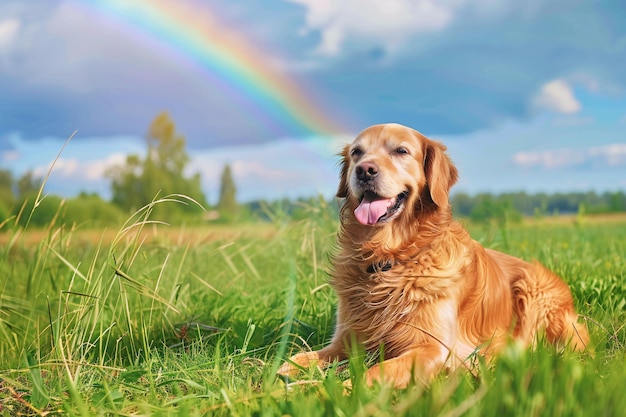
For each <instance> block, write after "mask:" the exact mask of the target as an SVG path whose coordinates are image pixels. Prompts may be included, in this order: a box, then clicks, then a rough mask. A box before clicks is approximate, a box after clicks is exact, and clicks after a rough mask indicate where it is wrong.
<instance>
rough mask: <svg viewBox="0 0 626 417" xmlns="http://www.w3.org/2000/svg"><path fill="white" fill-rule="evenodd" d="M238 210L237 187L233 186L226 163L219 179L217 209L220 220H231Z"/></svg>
mask: <svg viewBox="0 0 626 417" xmlns="http://www.w3.org/2000/svg"><path fill="white" fill-rule="evenodd" d="M238 210H239V206H238V204H237V187H236V186H235V180H234V179H233V174H232V171H231V169H230V165H226V166H225V167H224V170H223V171H222V178H221V180H220V198H219V200H218V202H217V211H218V212H219V213H220V218H221V219H222V220H224V221H233V220H235V218H236V217H237V212H238Z"/></svg>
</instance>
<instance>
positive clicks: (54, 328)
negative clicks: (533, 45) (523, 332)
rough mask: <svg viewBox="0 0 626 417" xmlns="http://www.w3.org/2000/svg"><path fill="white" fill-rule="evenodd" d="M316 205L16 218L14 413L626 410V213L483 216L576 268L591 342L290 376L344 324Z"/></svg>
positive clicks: (508, 238) (515, 241) (7, 296)
mask: <svg viewBox="0 0 626 417" xmlns="http://www.w3.org/2000/svg"><path fill="white" fill-rule="evenodd" d="M159 204H174V203H159ZM309 210H310V216H309V219H310V220H307V221H305V222H300V223H289V222H287V221H284V219H276V222H275V224H274V227H273V228H272V229H271V230H269V231H268V229H267V227H265V228H259V232H258V233H257V232H256V230H255V228H256V226H254V225H250V226H243V227H242V226H238V227H234V228H233V229H232V230H230V231H229V232H228V233H227V234H225V235H224V237H219V235H216V234H215V232H214V230H212V229H210V228H208V227H207V228H206V230H188V229H184V228H179V229H176V230H171V228H170V227H168V226H166V225H162V224H158V221H159V220H163V219H152V218H150V217H149V214H150V209H149V208H147V209H146V210H144V211H142V212H141V213H139V214H138V215H137V216H135V217H133V218H132V219H130V220H129V222H128V223H127V224H125V225H120V230H119V231H113V233H111V231H104V230H100V231H86V230H81V228H80V227H78V228H73V229H72V228H67V227H57V226H55V224H54V222H52V223H51V224H50V225H49V227H48V228H47V229H46V230H45V231H44V232H43V233H40V236H39V237H38V238H37V240H34V241H33V239H29V238H28V237H29V235H30V236H32V235H33V234H34V233H35V232H34V231H29V230H27V231H26V232H25V233H22V232H19V231H18V230H17V229H12V228H11V225H10V224H5V225H4V227H3V229H1V230H0V233H1V234H2V235H3V236H2V238H3V240H2V241H3V242H4V243H3V244H2V245H1V246H0V277H1V278H0V415H7V416H8V415H19V414H23V415H56V414H59V415H82V416H91V415H181V416H193V415H241V416H247V415H258V416H265V415H268V416H274V415H277V416H280V415H286V414H287V415H298V416H321V415H338V416H355V415H359V416H369V415H372V416H374V415H376V416H386V415H389V416H394V417H397V416H404V415H407V416H408V415H427V416H449V417H453V416H461V415H467V416H491V415H493V416H535V415H537V416H539V415H549V416H558V415H581V416H588V415H594V416H604V415H606V416H615V415H626V395H624V394H623V390H624V387H626V367H625V366H624V365H625V358H626V356H625V353H626V347H625V346H626V331H625V330H624V324H625V323H626V276H625V275H626V273H625V271H626V258H625V254H626V223H621V222H611V223H596V222H593V221H588V222H585V223H582V224H579V225H578V226H577V225H574V224H573V223H572V224H568V223H556V222H555V223H550V222H549V221H548V220H545V221H543V222H541V223H535V224H527V225H520V226H512V227H510V228H507V229H506V230H503V229H498V228H493V229H490V228H487V227H470V228H471V229H473V230H472V233H473V235H474V237H475V238H476V239H478V240H479V241H481V242H482V243H483V244H484V245H486V246H489V247H494V248H497V249H501V250H505V251H507V252H509V253H512V254H514V255H517V256H520V257H523V258H527V259H532V258H536V259H538V260H540V261H541V262H543V263H544V264H546V265H547V266H549V267H550V268H552V269H553V270H555V271H556V272H557V273H559V274H560V275H561V276H563V277H564V278H565V279H566V280H567V281H568V282H569V283H570V285H571V288H572V292H573V294H574V297H575V299H576V304H577V308H578V310H579V312H580V313H581V314H582V315H584V316H585V317H587V320H588V325H589V328H590V332H591V336H592V343H591V346H590V347H591V350H592V351H593V353H591V352H586V353H583V354H571V353H568V352H562V351H557V350H555V349H554V348H552V347H547V346H543V345H541V346H539V347H538V348H537V349H536V350H534V351H517V350H515V349H513V348H511V349H510V350H508V351H506V352H505V353H504V354H503V355H502V357H501V358H500V359H499V360H498V361H497V363H495V364H484V363H481V364H479V366H480V371H479V372H478V375H477V376H472V375H470V374H468V373H459V374H453V375H448V376H442V377H440V378H438V379H437V380H436V381H435V382H434V383H433V384H432V386H430V387H429V388H427V389H424V388H422V387H420V386H415V387H410V388H408V389H406V390H392V389H390V388H388V387H379V386H377V387H373V388H367V387H364V386H363V385H362V384H361V383H360V379H359V375H360V374H362V372H363V361H362V360H358V359H357V360H354V361H352V362H351V364H350V365H349V366H345V365H344V364H340V365H339V366H338V367H333V368H331V369H327V370H319V369H311V370H309V372H308V374H306V375H305V376H304V377H303V379H302V380H301V381H299V382H297V383H293V384H289V385H285V383H283V381H281V380H277V379H276V378H275V377H274V373H275V371H276V369H277V367H278V365H279V364H280V362H281V361H282V360H283V358H284V357H285V356H288V355H289V354H291V353H292V352H295V351H297V350H298V349H300V348H301V347H302V346H309V347H311V348H317V347H319V346H322V345H323V344H324V343H325V342H326V341H327V340H328V339H329V337H330V336H331V334H332V329H333V317H334V300H335V296H334V294H333V292H332V290H331V288H330V287H329V286H328V285H327V284H326V280H327V274H326V270H327V268H328V256H329V254H330V253H331V251H332V250H333V249H332V248H333V244H334V241H335V231H336V227H337V224H336V220H335V219H334V218H333V216H332V215H331V214H329V213H330V212H331V211H330V210H327V208H326V207H324V204H323V203H321V202H320V204H319V205H317V206H312V207H310V208H309ZM221 230H222V231H223V229H221ZM261 230H262V232H261ZM205 234H206V236H212V237H211V238H210V239H201V238H200V239H198V236H202V235H205ZM111 235H112V236H114V238H113V239H111V238H110V237H109V236H111ZM189 236H193V238H191V237H189ZM188 237H189V238H188ZM354 356H355V357H356V358H359V357H361V356H360V353H359V352H355V354H354ZM345 379H352V381H353V390H352V392H350V393H347V392H345V389H344V388H343V385H342V383H343V381H344V380H345Z"/></svg>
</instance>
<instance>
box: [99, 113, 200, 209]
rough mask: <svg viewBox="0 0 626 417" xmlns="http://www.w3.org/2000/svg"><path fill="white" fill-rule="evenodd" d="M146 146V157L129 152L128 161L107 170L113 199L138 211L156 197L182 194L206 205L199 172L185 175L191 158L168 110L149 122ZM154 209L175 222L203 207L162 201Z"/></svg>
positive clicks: (114, 201) (119, 204) (125, 207)
mask: <svg viewBox="0 0 626 417" xmlns="http://www.w3.org/2000/svg"><path fill="white" fill-rule="evenodd" d="M146 145H147V147H148V149H147V153H146V157H145V159H142V158H141V157H140V156H138V155H128V157H127V158H126V163H125V164H123V165H121V166H117V167H115V168H113V169H111V170H109V171H108V173H107V175H108V176H109V178H111V180H112V181H111V190H112V194H113V196H112V202H113V203H115V204H116V205H118V206H119V207H121V208H123V209H126V210H137V209H139V208H141V207H143V206H145V205H146V204H149V203H150V202H151V201H153V200H154V199H155V197H157V196H158V197H165V196H167V195H170V194H181V195H185V196H187V197H190V198H192V199H193V200H195V201H197V202H198V203H200V204H201V205H203V206H206V198H205V196H204V193H203V192H202V188H201V184H200V175H199V174H195V175H193V176H191V177H186V176H185V168H186V167H187V165H188V163H189V161H190V158H189V155H188V154H187V151H186V149H185V145H186V140H185V137H184V136H182V135H180V134H179V133H177V132H176V125H175V124H174V121H173V120H172V119H171V117H170V116H169V114H168V113H167V112H163V113H160V114H159V115H158V116H157V117H156V118H155V119H154V120H153V121H152V123H151V124H150V126H149V128H148V132H147V134H146ZM155 212H156V213H157V214H158V215H159V216H163V217H166V218H167V220H169V221H172V220H177V219H182V217H186V215H188V214H190V213H199V212H200V209H199V208H198V207H197V206H196V205H195V204H187V205H182V204H167V205H162V204H161V205H158V206H157V207H156V208H155Z"/></svg>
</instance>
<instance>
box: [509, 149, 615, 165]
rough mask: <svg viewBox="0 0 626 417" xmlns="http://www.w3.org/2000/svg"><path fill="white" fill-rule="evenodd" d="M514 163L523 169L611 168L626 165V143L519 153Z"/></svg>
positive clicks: (515, 156) (514, 157)
mask: <svg viewBox="0 0 626 417" xmlns="http://www.w3.org/2000/svg"><path fill="white" fill-rule="evenodd" d="M513 162H514V163H515V164H516V165H518V166H521V167H525V168H533V167H541V168H545V169H558V168H568V167H577V166H582V165H592V166H597V165H602V166H608V167H611V168H614V167H618V166H622V165H626V143H612V144H606V145H601V146H593V147H589V148H583V149H573V148H562V149H551V150H545V151H536V152H518V153H516V154H515V155H514V156H513Z"/></svg>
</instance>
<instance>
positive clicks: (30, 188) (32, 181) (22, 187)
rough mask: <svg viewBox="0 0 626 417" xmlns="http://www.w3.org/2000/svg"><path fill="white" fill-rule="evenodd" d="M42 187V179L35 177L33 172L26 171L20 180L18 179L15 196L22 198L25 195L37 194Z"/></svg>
mask: <svg viewBox="0 0 626 417" xmlns="http://www.w3.org/2000/svg"><path fill="white" fill-rule="evenodd" d="M41 185H42V179H41V178H39V177H35V174H34V173H33V171H26V172H25V173H24V174H23V175H22V176H21V177H20V178H18V180H17V183H16V186H17V195H18V197H19V198H22V197H24V196H26V195H29V194H33V193H38V192H39V189H40V188H41Z"/></svg>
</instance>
